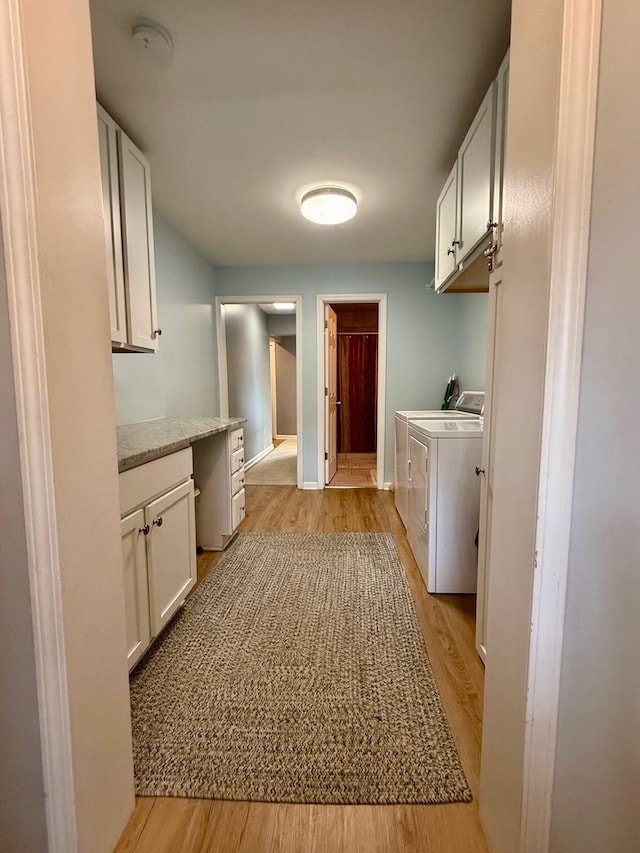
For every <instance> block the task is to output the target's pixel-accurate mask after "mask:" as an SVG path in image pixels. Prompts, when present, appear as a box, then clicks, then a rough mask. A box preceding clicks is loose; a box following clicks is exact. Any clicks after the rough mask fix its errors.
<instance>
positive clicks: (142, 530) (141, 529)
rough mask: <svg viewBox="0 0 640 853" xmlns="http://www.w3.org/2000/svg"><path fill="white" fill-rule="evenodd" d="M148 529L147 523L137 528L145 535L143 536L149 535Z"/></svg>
mask: <svg viewBox="0 0 640 853" xmlns="http://www.w3.org/2000/svg"><path fill="white" fill-rule="evenodd" d="M150 530H151V528H150V527H149V525H148V524H145V526H144V527H139V528H138V533H144V535H145V536H148V535H149V531H150Z"/></svg>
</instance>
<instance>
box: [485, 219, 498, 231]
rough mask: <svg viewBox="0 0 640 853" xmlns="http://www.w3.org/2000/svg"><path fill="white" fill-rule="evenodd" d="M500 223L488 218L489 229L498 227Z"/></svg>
mask: <svg viewBox="0 0 640 853" xmlns="http://www.w3.org/2000/svg"><path fill="white" fill-rule="evenodd" d="M497 227H498V223H497V222H493V221H492V220H491V219H489V220H487V231H491V230H492V229H493V228H497Z"/></svg>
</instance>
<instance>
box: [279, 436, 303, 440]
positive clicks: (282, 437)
mask: <svg viewBox="0 0 640 853" xmlns="http://www.w3.org/2000/svg"><path fill="white" fill-rule="evenodd" d="M297 437H298V436H297V435H277V436H276V441H289V440H290V439H292V438H297Z"/></svg>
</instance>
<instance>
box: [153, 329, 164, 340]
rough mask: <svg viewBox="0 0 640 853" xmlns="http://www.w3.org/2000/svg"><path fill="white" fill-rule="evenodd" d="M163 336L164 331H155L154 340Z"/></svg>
mask: <svg viewBox="0 0 640 853" xmlns="http://www.w3.org/2000/svg"><path fill="white" fill-rule="evenodd" d="M161 334H162V329H154V330H153V337H154V338H159V337H160V335H161Z"/></svg>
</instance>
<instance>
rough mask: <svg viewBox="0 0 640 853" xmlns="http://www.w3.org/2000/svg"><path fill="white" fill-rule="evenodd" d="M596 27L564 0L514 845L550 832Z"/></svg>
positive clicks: (576, 3)
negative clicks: (519, 798)
mask: <svg viewBox="0 0 640 853" xmlns="http://www.w3.org/2000/svg"><path fill="white" fill-rule="evenodd" d="M601 28H602V0H565V7H564V20H563V36H562V67H561V80H560V92H559V109H558V116H559V119H558V129H557V137H556V138H557V142H556V165H555V169H556V182H555V196H554V201H553V233H552V254H551V280H550V292H549V318H548V326H547V357H546V369H545V377H544V399H543V419H542V441H541V449H540V473H539V484H538V513H537V516H538V522H537V528H536V553H537V557H536V565H535V571H534V577H533V590H532V607H531V635H530V644H529V672H528V689H527V705H526V712H525V743H524V768H523V797H522V813H521V823H520V853H546V851H548V849H549V844H550V834H551V805H552V794H553V780H554V772H555V757H556V739H557V728H558V709H559V703H560V676H561V665H562V641H563V633H564V622H565V608H566V587H567V574H568V568H569V544H570V532H571V513H572V505H573V480H574V466H575V456H576V445H577V431H578V410H579V404H580V372H581V366H582V337H583V328H584V305H585V294H586V284H587V262H588V255H589V225H590V221H591V186H592V180H593V162H594V151H595V132H596V107H597V100H598V73H599V66H600V32H601ZM501 286H502V287H508V286H509V284H508V282H507V281H505V282H504V283H503V284H502V285H501ZM489 589H490V591H491V587H489Z"/></svg>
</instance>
